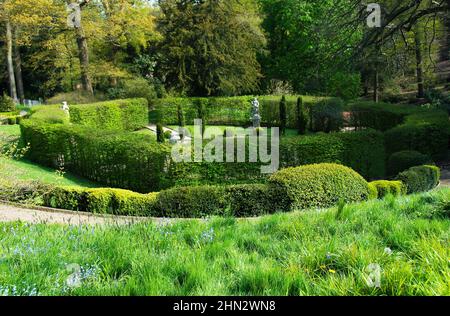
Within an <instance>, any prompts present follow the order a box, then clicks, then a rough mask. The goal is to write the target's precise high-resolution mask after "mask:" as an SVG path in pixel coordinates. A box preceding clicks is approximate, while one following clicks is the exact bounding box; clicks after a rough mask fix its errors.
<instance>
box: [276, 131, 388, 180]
mask: <svg viewBox="0 0 450 316" xmlns="http://www.w3.org/2000/svg"><path fill="white" fill-rule="evenodd" d="M280 157H281V166H282V167H297V166H302V165H308V164H314V163H324V162H330V163H338V164H343V165H345V166H348V167H350V168H352V169H354V170H356V171H357V172H358V173H359V174H361V175H362V176H364V178H366V179H382V178H383V177H384V176H385V161H386V156H385V150H384V137H383V134H382V133H380V132H377V131H374V130H370V129H369V130H364V131H358V132H349V133H331V134H317V135H311V136H296V137H287V138H282V139H281V142H280Z"/></svg>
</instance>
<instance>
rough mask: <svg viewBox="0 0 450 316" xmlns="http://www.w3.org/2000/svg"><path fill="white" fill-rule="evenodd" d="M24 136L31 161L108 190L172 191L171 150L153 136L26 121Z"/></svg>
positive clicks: (24, 122)
mask: <svg viewBox="0 0 450 316" xmlns="http://www.w3.org/2000/svg"><path fill="white" fill-rule="evenodd" d="M21 131H22V137H23V140H24V142H25V143H29V144H30V149H29V150H28V152H27V156H26V157H27V158H28V159H30V160H32V161H35V162H38V163H41V164H43V165H46V166H50V167H60V166H63V167H64V168H65V169H66V170H68V171H72V172H73V173H75V174H78V175H80V176H84V177H86V178H87V179H90V180H93V181H96V182H98V183H101V184H105V185H108V186H110V187H117V188H126V189H131V190H134V191H138V192H150V191H157V190H160V189H163V188H165V187H167V186H170V184H169V183H170V179H168V176H167V172H168V169H167V164H166V163H167V161H168V159H170V147H169V146H167V145H162V144H157V143H156V142H155V140H154V138H152V137H151V136H149V135H142V134H135V133H127V132H117V131H101V130H97V129H93V128H87V127H85V126H77V125H69V124H48V123H43V122H41V121H34V120H25V121H23V122H22V124H21Z"/></svg>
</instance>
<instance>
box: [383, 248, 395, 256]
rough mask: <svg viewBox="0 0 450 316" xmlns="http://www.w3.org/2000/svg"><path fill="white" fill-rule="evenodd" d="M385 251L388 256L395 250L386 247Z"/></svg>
mask: <svg viewBox="0 0 450 316" xmlns="http://www.w3.org/2000/svg"><path fill="white" fill-rule="evenodd" d="M384 253H385V254H387V255H388V256H390V255H392V253H393V251H392V249H391V248H389V247H386V248H384Z"/></svg>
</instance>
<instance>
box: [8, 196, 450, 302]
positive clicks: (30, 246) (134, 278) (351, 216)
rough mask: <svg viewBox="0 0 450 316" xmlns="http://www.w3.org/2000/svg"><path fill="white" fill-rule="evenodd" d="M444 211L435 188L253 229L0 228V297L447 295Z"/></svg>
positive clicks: (286, 217)
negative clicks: (420, 192)
mask: <svg viewBox="0 0 450 316" xmlns="http://www.w3.org/2000/svg"><path fill="white" fill-rule="evenodd" d="M449 212H450V190H449V189H441V190H437V191H434V192H432V193H427V194H422V195H415V196H408V197H402V198H399V199H395V198H393V197H387V198H386V199H385V200H383V201H370V202H366V203H362V204H355V205H347V206H344V207H342V206H341V208H340V209H339V210H338V209H337V208H333V209H328V210H322V211H317V210H311V211H306V212H302V213H292V214H279V215H273V216H267V217H264V218H261V219H254V220H236V219H233V218H213V219H205V220H192V221H176V222H171V221H164V222H162V223H140V224H134V225H128V226H119V225H112V226H67V225H66V226H56V225H55V226H50V225H45V224H36V225H30V224H24V223H8V224H0V240H1V243H0V295H1V294H2V292H3V294H7V295H13V294H15V295H35V294H37V295H450V282H449V280H450V266H449V265H450V247H449V241H450V216H449ZM377 271H378V272H379V279H378V277H377ZM378 281H379V284H377V283H378ZM14 289H15V290H14Z"/></svg>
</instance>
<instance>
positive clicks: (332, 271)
mask: <svg viewBox="0 0 450 316" xmlns="http://www.w3.org/2000/svg"><path fill="white" fill-rule="evenodd" d="M328 272H330V273H333V274H336V270H333V269H330V270H328Z"/></svg>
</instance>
